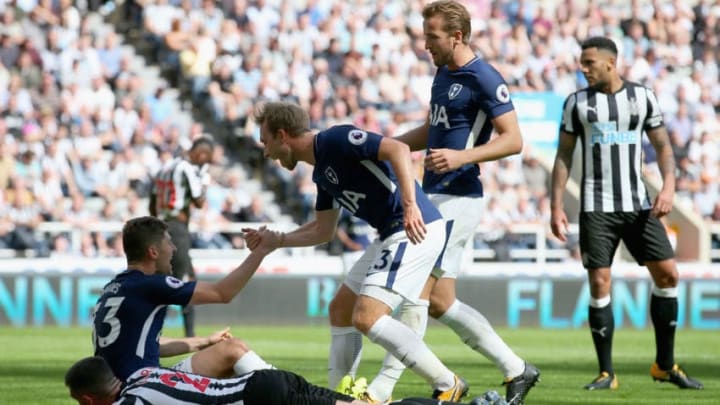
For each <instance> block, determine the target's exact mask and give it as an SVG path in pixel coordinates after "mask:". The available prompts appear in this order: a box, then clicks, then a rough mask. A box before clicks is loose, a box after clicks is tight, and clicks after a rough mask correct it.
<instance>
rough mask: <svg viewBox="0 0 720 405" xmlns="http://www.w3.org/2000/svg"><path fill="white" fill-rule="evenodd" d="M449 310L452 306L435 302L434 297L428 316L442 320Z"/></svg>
mask: <svg viewBox="0 0 720 405" xmlns="http://www.w3.org/2000/svg"><path fill="white" fill-rule="evenodd" d="M448 308H450V305H449V304H448V303H446V302H444V301H441V300H438V301H435V300H433V297H432V296H431V297H430V307H429V308H428V314H430V316H432V317H433V318H435V319H438V318H440V317H441V316H443V315H444V314H445V312H447V310H448Z"/></svg>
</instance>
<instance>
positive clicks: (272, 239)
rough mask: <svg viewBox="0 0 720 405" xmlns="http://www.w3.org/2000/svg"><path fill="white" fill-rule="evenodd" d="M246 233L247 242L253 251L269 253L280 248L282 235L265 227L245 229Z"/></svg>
mask: <svg viewBox="0 0 720 405" xmlns="http://www.w3.org/2000/svg"><path fill="white" fill-rule="evenodd" d="M242 231H243V232H244V233H245V242H246V243H247V247H248V248H249V249H250V250H251V251H255V250H262V251H264V252H265V253H269V252H271V251H273V250H275V249H277V248H278V247H280V241H281V240H282V236H281V235H282V234H281V233H280V232H276V231H271V230H268V229H267V228H266V227H265V225H263V226H261V227H260V228H259V229H253V228H243V229H242Z"/></svg>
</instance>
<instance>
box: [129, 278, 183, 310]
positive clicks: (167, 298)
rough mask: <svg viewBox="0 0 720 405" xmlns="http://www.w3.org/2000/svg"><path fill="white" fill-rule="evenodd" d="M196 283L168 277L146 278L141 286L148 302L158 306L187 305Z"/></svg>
mask: <svg viewBox="0 0 720 405" xmlns="http://www.w3.org/2000/svg"><path fill="white" fill-rule="evenodd" d="M196 284H197V282H195V281H188V282H184V281H182V280H179V279H177V278H175V277H173V276H170V275H160V274H158V275H154V276H148V277H147V280H146V282H145V283H143V284H141V285H143V287H144V289H145V291H144V293H145V294H146V297H147V299H148V301H150V302H153V303H155V304H158V305H183V306H184V305H187V303H188V302H190V299H191V298H192V295H193V292H194V291H195V285H196Z"/></svg>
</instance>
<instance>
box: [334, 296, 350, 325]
mask: <svg viewBox="0 0 720 405" xmlns="http://www.w3.org/2000/svg"><path fill="white" fill-rule="evenodd" d="M352 310H353V309H352V307H348V305H347V304H346V303H345V302H344V301H343V300H338V299H337V298H333V300H332V301H330V304H329V305H328V316H329V318H330V324H331V325H334V326H343V325H348V324H350V322H351V321H352Z"/></svg>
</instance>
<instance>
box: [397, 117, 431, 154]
mask: <svg viewBox="0 0 720 405" xmlns="http://www.w3.org/2000/svg"><path fill="white" fill-rule="evenodd" d="M429 128H430V120H429V119H427V118H426V119H425V122H424V123H423V124H422V125H420V126H419V127H415V128H413V129H411V130H409V131H407V132H405V133H404V134H402V135H398V136H396V137H394V138H393V139H395V140H397V141H400V142H402V143H404V144H406V145H408V146H409V147H410V150H412V151H416V150H425V148H426V147H427V141H428V134H429Z"/></svg>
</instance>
